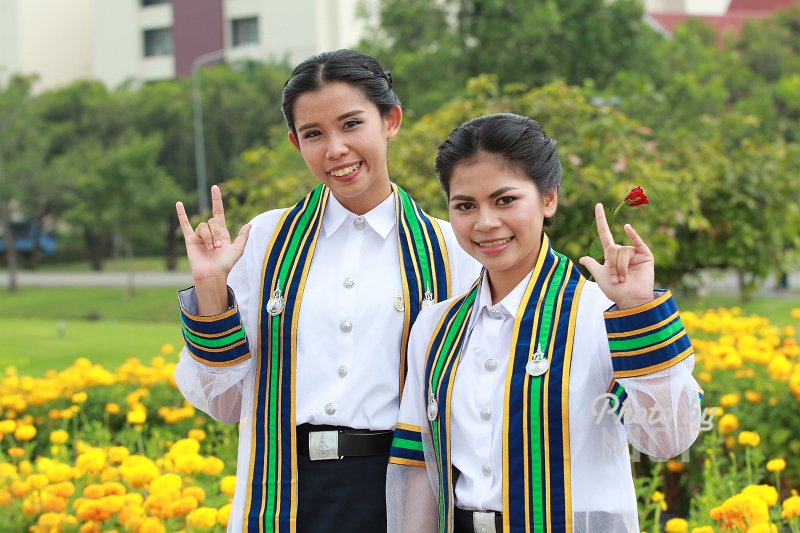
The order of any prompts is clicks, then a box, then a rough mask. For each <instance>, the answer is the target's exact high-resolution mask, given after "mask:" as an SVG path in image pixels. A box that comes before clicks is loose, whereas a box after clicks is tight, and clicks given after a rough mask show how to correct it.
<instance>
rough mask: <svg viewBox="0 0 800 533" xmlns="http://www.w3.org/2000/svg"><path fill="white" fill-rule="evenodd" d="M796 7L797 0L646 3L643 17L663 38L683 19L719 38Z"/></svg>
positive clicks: (651, 0) (654, 0)
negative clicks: (701, 24)
mask: <svg viewBox="0 0 800 533" xmlns="http://www.w3.org/2000/svg"><path fill="white" fill-rule="evenodd" d="M796 4H800V0H647V1H646V2H645V13H646V19H647V21H648V23H650V25H651V26H652V27H653V28H654V29H656V30H657V31H659V32H661V33H664V34H666V35H671V34H672V32H673V30H674V29H675V27H676V26H677V25H678V24H680V23H681V22H684V21H685V20H686V19H687V18H694V19H699V20H702V21H703V22H705V23H706V24H708V25H709V26H711V27H712V28H713V29H714V30H715V31H716V32H717V34H718V35H722V34H723V33H724V32H738V31H739V30H740V29H741V27H742V26H743V25H744V22H745V21H746V20H752V19H760V18H764V17H766V16H769V15H771V14H772V13H774V12H775V11H777V10H779V9H786V8H789V7H791V6H793V5H796Z"/></svg>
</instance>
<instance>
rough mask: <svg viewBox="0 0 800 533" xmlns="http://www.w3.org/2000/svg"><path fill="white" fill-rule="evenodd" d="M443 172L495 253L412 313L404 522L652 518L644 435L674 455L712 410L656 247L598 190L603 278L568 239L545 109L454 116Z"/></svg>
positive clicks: (459, 231) (625, 527) (394, 504)
mask: <svg viewBox="0 0 800 533" xmlns="http://www.w3.org/2000/svg"><path fill="white" fill-rule="evenodd" d="M436 171H437V173H438V174H439V179H440V181H441V184H442V187H443V188H444V191H445V193H446V194H447V197H448V200H449V212H450V222H451V224H452V227H453V231H454V232H455V234H456V237H457V239H458V242H459V243H460V244H461V246H462V247H463V248H464V249H465V250H466V251H467V252H468V253H469V254H470V255H472V256H473V257H474V258H475V259H477V260H478V261H479V262H480V263H482V264H483V267H484V270H483V274H482V276H481V278H480V279H479V280H478V281H477V282H476V283H475V284H474V285H473V287H472V288H471V289H470V290H469V291H468V292H467V293H466V294H463V295H461V296H458V297H455V298H451V299H449V300H447V301H445V302H441V303H439V304H437V305H435V306H433V307H431V308H429V309H426V310H424V311H423V312H422V313H421V314H420V316H419V317H418V319H417V322H416V323H415V324H414V328H413V330H412V333H411V339H410V341H409V373H408V377H407V380H406V388H405V392H404V394H403V400H402V403H401V407H400V416H399V419H398V424H397V430H396V432H395V440H394V443H393V446H392V453H391V458H390V462H391V463H392V464H391V465H390V470H389V476H388V480H387V502H388V506H389V508H388V512H389V524H390V528H389V530H390V531H402V532H405V533H411V532H414V533H419V532H428V531H440V532H450V531H455V532H457V533H464V532H470V533H471V532H475V533H479V532H480V533H491V532H495V531H503V532H514V533H522V532H529V531H545V532H548V533H556V532H597V533H600V532H602V533H616V532H638V531H639V525H638V519H637V506H636V495H635V493H634V485H633V478H632V473H631V466H630V456H629V451H628V446H627V444H628V442H631V443H633V445H634V446H635V447H636V448H637V449H639V450H641V451H643V452H645V453H647V454H650V455H653V456H657V457H672V456H675V455H678V454H680V453H681V452H683V451H684V450H686V449H687V448H688V447H689V446H690V445H691V444H692V442H693V441H694V439H695V438H696V436H697V433H698V431H699V422H700V416H699V415H700V398H701V392H700V388H699V387H698V385H697V382H696V381H695V380H694V378H693V377H692V374H691V372H692V368H693V365H694V355H693V351H692V346H691V344H690V342H689V339H688V337H687V336H686V332H685V331H684V329H683V326H682V324H681V319H680V317H679V315H678V312H677V309H676V307H675V303H674V301H673V299H672V296H671V295H670V292H669V291H663V290H654V287H653V284H654V278H655V276H654V261H653V254H652V253H651V252H650V250H649V249H648V247H647V245H646V244H645V242H644V241H643V240H642V239H641V237H639V235H637V233H636V232H635V231H634V229H633V228H632V227H631V226H630V225H626V226H625V233H626V234H627V237H628V239H630V245H621V244H617V243H616V241H615V239H614V236H613V235H612V233H611V231H610V230H609V227H608V224H607V222H606V218H605V215H604V211H603V207H602V205H600V204H598V205H597V206H596V209H595V216H596V220H597V227H598V233H599V236H600V240H601V242H602V244H603V249H604V254H605V259H604V261H603V263H602V264H600V263H598V262H597V261H596V260H594V259H592V258H590V257H583V258H581V260H580V263H581V264H582V265H584V266H585V267H586V268H587V269H588V271H589V272H590V273H591V274H592V276H593V278H594V279H595V280H596V282H590V281H586V279H584V278H583V277H582V276H581V274H580V272H579V271H578V269H577V268H576V266H575V265H574V264H573V263H572V261H570V260H569V259H568V258H567V257H565V256H563V255H561V254H559V253H558V252H556V251H555V250H553V249H552V247H551V245H550V239H549V238H548V237H547V233H546V232H545V231H544V230H545V228H546V227H547V225H548V224H549V223H550V221H551V219H552V217H553V216H554V215H555V213H556V207H557V205H558V192H559V185H560V183H561V175H562V170H561V163H560V162H559V159H558V153H557V151H556V143H555V141H553V140H551V139H549V138H548V137H547V136H546V135H545V133H544V131H542V128H541V127H540V125H539V124H538V123H537V122H536V121H534V120H532V119H530V118H527V117H522V116H518V115H512V114H498V115H489V116H484V117H480V118H477V119H474V120H472V121H470V122H467V123H465V124H464V125H462V126H460V127H459V128H456V129H455V130H453V132H451V134H450V135H449V137H448V138H447V140H446V141H445V142H444V143H443V144H442V145H441V146H440V148H439V151H438V154H437V157H436ZM612 396H613V400H612ZM623 400H624V404H622V403H621V402H622V401H623ZM620 411H621V412H623V413H624V416H621V417H620V414H621V413H620ZM655 415H657V416H655ZM623 422H624V423H623ZM426 467H427V468H426ZM426 470H427V472H426Z"/></svg>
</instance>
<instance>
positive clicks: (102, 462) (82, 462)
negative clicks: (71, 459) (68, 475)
mask: <svg viewBox="0 0 800 533" xmlns="http://www.w3.org/2000/svg"><path fill="white" fill-rule="evenodd" d="M105 466H106V451H105V450H103V449H102V448H89V449H88V450H86V451H85V452H83V453H81V454H80V455H79V456H78V459H77V460H76V461H75V467H76V468H77V469H78V470H79V471H81V472H91V473H93V474H97V473H100V472H102V471H103V468H105Z"/></svg>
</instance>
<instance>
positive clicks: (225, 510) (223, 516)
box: [217, 503, 231, 527]
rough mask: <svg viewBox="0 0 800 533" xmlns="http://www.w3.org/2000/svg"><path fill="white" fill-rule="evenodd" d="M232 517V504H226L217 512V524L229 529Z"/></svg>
mask: <svg viewBox="0 0 800 533" xmlns="http://www.w3.org/2000/svg"><path fill="white" fill-rule="evenodd" d="M230 515H231V504H229V503H226V504H225V505H223V506H222V507H220V508H219V509H218V510H217V522H219V525H221V526H222V527H228V519H229V518H230Z"/></svg>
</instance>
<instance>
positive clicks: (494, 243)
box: [478, 237, 511, 248]
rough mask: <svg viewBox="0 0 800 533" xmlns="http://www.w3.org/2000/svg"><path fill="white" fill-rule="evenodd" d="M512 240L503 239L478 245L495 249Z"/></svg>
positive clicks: (509, 238)
mask: <svg viewBox="0 0 800 533" xmlns="http://www.w3.org/2000/svg"><path fill="white" fill-rule="evenodd" d="M510 240H511V237H508V238H507V239H502V240H499V241H491V242H479V243H478V244H479V245H480V247H481V248H494V247H495V246H502V245H503V244H505V243H507V242H509V241H510Z"/></svg>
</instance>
